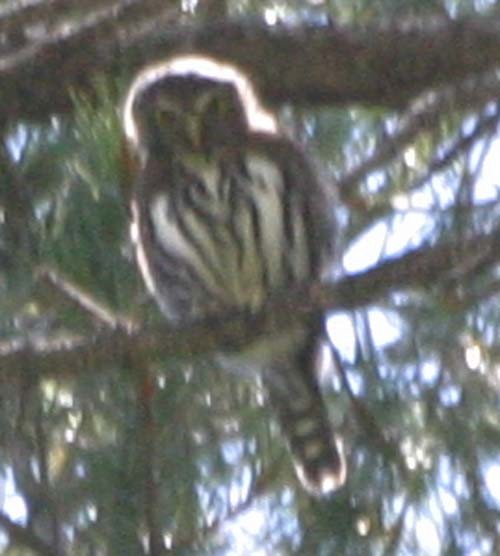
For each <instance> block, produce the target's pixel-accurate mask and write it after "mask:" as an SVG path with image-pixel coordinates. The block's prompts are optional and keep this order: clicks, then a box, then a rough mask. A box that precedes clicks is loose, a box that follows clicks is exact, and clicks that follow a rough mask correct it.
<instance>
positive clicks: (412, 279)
mask: <svg viewBox="0 0 500 556" xmlns="http://www.w3.org/2000/svg"><path fill="white" fill-rule="evenodd" d="M499 260H500V228H496V229H494V230H492V231H491V232H490V233H489V234H488V235H485V234H479V235H476V236H474V237H472V238H470V239H469V240H467V241H464V242H450V243H446V244H444V245H438V246H435V247H424V248H421V249H418V250H415V251H412V252H410V253H408V254H405V255H402V256H401V257H398V258H395V259H391V260H388V261H386V262H383V263H381V264H380V265H378V266H377V267H375V268H372V269H369V270H367V271H364V272H361V273H359V274H355V275H352V276H348V277H346V278H343V279H342V280H339V281H338V282H336V283H334V284H312V285H306V286H303V287H301V288H297V289H296V290H295V291H286V292H283V293H281V294H280V295H277V296H275V297H273V298H271V299H270V300H269V302H268V303H267V304H266V306H265V307H264V309H263V310H262V311H261V312H259V313H257V314H248V313H242V312H237V313H234V314H224V315H222V316H218V317H217V318H210V319H206V320H203V321H198V322H195V323H193V324H190V325H186V326H182V327H179V326H172V325H170V324H161V325H158V326H155V327H154V328H150V329H142V330H138V331H134V332H131V333H126V332H124V331H123V330H122V329H119V330H115V331H104V332H102V333H100V334H98V335H96V336H94V337H92V338H86V337H81V336H68V335H66V336H63V337H60V338H55V339H51V340H47V339H38V340H37V339H31V340H30V339H28V340H26V339H16V340H11V341H7V342H3V343H0V385H1V384H2V382H5V383H7V382H12V381H16V380H20V377H22V376H23V369H26V368H31V369H36V371H37V372H38V373H41V374H44V375H57V376H64V375H69V376H74V375H75V374H78V373H79V372H88V369H89V368H95V367H96V366H99V367H103V366H115V367H116V364H117V361H119V360H120V359H121V358H124V357H126V358H131V359H130V360H132V361H136V362H138V363H141V365H142V364H143V363H144V362H148V361H151V360H153V359H158V360H162V361H163V360H165V359H167V358H169V357H170V358H172V357H175V358H183V357H185V358H193V357H197V356H202V355H206V354H207V353H214V352H216V351H238V350H241V349H242V348H243V347H245V346H246V345H248V344H250V343H251V342H253V341H255V340H257V339H258V338H260V337H264V336H267V335H272V334H273V333H276V331H278V330H284V329H286V328H287V327H293V326H296V325H298V324H300V323H301V322H303V320H304V319H306V318H307V317H308V316H310V315H311V314H313V313H314V312H317V311H318V310H319V311H327V310H341V309H354V308H356V307H360V306H365V305H367V304H369V303H371V302H373V301H375V300H376V299H378V298H380V297H381V296H383V295H385V294H387V293H388V292H391V291H394V290H398V289H406V288H424V289H428V288H429V287H431V286H432V285H434V284H437V283H439V281H441V283H442V282H443V281H445V280H462V279H464V278H465V277H466V276H471V275H473V274H476V273H478V272H480V271H483V270H484V269H486V268H488V267H490V266H492V265H494V264H495V263H497V262H498V261H499Z"/></svg>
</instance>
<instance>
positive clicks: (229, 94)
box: [132, 75, 247, 155]
mask: <svg viewBox="0 0 500 556" xmlns="http://www.w3.org/2000/svg"><path fill="white" fill-rule="evenodd" d="M132 111H133V117H134V120H135V123H136V125H137V129H138V132H139V141H140V143H142V145H143V146H145V147H146V149H147V150H148V151H150V152H159V151H162V152H165V151H166V150H167V151H168V152H177V153H179V154H181V155H186V154H187V155H191V154H210V153H211V152H212V151H213V150H214V149H218V148H223V147H227V146H231V145H234V144H235V143H237V142H238V141H239V140H241V138H242V137H243V136H244V135H245V134H246V133H247V124H246V120H245V114H244V110H243V106H242V103H241V100H240V98H239V96H238V92H237V90H236V88H235V87H234V85H232V84H231V83H223V82H219V81H215V80H212V79H207V78H203V77H198V76H194V75H186V76H167V77H164V78H163V79H161V80H159V81H157V82H154V83H152V84H151V85H150V86H149V87H147V88H146V89H145V90H144V91H142V92H141V94H140V95H138V97H137V98H136V99H135V101H134V104H133V107H132Z"/></svg>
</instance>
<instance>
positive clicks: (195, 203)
mask: <svg viewBox="0 0 500 556" xmlns="http://www.w3.org/2000/svg"><path fill="white" fill-rule="evenodd" d="M122 116H123V117H122V123H123V130H124V135H125V141H126V145H127V150H128V153H129V159H131V160H133V161H134V164H133V172H132V173H133V176H132V180H131V185H130V212H131V220H132V226H131V229H132V239H133V243H134V245H135V251H136V260H137V264H138V267H139V269H140V272H141V274H142V276H143V279H144V281H145V284H146V286H147V288H148V290H149V291H150V293H151V294H152V296H153V297H154V299H155V301H156V303H157V304H158V307H159V308H160V310H161V311H162V313H163V314H164V316H165V317H166V318H167V319H168V320H169V321H170V322H171V323H179V324H185V323H189V322H191V321H193V320H196V319H200V318H204V317H208V316H212V317H217V316H219V315H220V316H221V318H224V315H225V314H227V313H228V312H229V311H231V310H235V309H238V310H248V311H258V310H259V309H260V308H261V307H262V305H263V304H264V303H265V301H266V299H267V298H268V297H269V296H270V295H271V294H274V293H276V292H283V291H284V290H286V288H290V287H292V286H296V285H298V284H302V283H306V282H310V281H314V280H319V279H321V277H322V275H323V273H324V269H325V265H327V264H328V262H329V261H330V260H331V256H332V252H331V251H332V248H331V245H332V242H331V237H332V227H331V218H330V216H329V214H330V210H331V207H330V206H329V203H328V199H327V197H326V195H325V193H324V190H323V189H322V187H321V186H320V184H319V182H318V180H317V178H316V176H315V173H314V171H313V168H312V165H311V163H310V162H309V161H308V159H307V158H306V157H305V155H304V154H303V153H302V151H301V150H300V149H299V148H298V147H297V146H296V145H294V144H293V142H291V141H290V140H289V139H287V138H286V137H285V136H284V135H283V134H282V133H281V132H280V131H279V129H278V126H277V123H276V118H275V117H274V116H273V115H272V114H271V113H270V112H268V111H266V110H265V109H264V108H263V106H262V104H261V102H260V101H259V99H258V97H257V95H256V93H255V91H254V89H253V87H252V85H251V83H250V81H249V80H248V79H247V78H246V77H245V76H244V75H243V73H242V72H240V71H239V70H237V69H236V68H235V67H233V66H231V65H228V64H225V63H223V62H219V61H216V60H213V59H210V58H206V57H203V56H184V57H183V56H179V57H175V58H172V59H169V60H166V61H164V62H160V63H157V64H154V65H151V66H148V67H146V68H145V69H144V70H142V71H141V72H140V73H139V74H138V75H137V77H136V78H135V79H134V81H133V82H132V84H131V86H130V89H129V92H128V94H127V96H126V99H125V102H124V108H123V113H122ZM323 331H324V319H323V315H321V314H316V315H314V316H313V317H311V318H310V319H309V320H308V321H307V322H304V323H303V324H301V325H300V326H299V325H297V326H296V327H294V328H292V329H287V330H283V331H280V332H277V333H276V334H275V335H273V336H272V337H270V338H264V339H260V340H258V342H256V343H254V344H252V345H251V346H248V350H243V352H242V353H241V354H238V355H236V356H235V355H234V354H233V355H231V356H229V355H228V356H227V357H224V356H222V360H224V361H225V364H226V365H228V366H231V365H233V366H235V367H238V366H241V367H242V368H245V369H251V371H250V372H253V373H254V374H255V376H256V377H259V380H260V382H261V383H262V385H263V388H264V391H265V393H266V396H267V400H268V403H269V406H270V408H271V409H272V411H273V412H274V415H275V416H276V419H277V421H278V423H279V425H280V429H281V431H282V434H283V437H284V438H285V439H286V442H287V444H288V446H289V449H290V452H291V457H292V460H293V463H294V466H295V469H296V472H297V477H298V479H299V481H300V483H301V484H302V486H303V487H304V488H305V489H306V490H307V491H308V492H309V493H311V494H313V495H316V496H321V495H324V494H327V493H329V492H331V491H333V490H335V489H336V488H338V487H339V486H341V485H342V484H343V482H344V479H345V469H346V468H345V462H344V458H343V455H342V453H341V450H340V447H339V443H338V441H337V440H336V437H335V435H334V434H333V431H332V427H331V424H330V421H329V417H328V414H327V410H326V407H325V403H324V401H323V398H322V395H321V391H320V388H319V385H318V377H317V370H318V361H319V360H318V350H319V346H320V342H321V339H322V335H323Z"/></svg>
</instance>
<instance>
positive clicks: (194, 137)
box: [186, 116, 201, 150]
mask: <svg viewBox="0 0 500 556" xmlns="http://www.w3.org/2000/svg"><path fill="white" fill-rule="evenodd" d="M186 130H187V135H188V137H189V140H190V142H191V145H192V147H193V149H194V150H199V149H200V148H201V129H200V122H199V119H198V118H197V117H195V116H194V117H192V118H187V120H186Z"/></svg>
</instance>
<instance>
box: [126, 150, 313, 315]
mask: <svg viewBox="0 0 500 556" xmlns="http://www.w3.org/2000/svg"><path fill="white" fill-rule="evenodd" d="M184 170H187V171H185V172H183V173H182V176H183V177H182V178H180V176H179V175H177V176H176V177H175V182H176V187H175V188H171V187H168V184H166V186H165V187H164V188H157V189H156V190H155V192H154V194H152V195H151V196H149V198H148V203H149V206H148V207H146V209H147V210H145V211H142V213H143V214H146V215H147V216H148V218H147V222H142V223H139V225H141V226H142V227H143V229H144V226H146V227H147V237H149V238H150V240H151V241H152V242H154V243H155V246H156V247H157V248H156V249H153V250H149V252H150V253H155V255H154V256H150V257H147V256H146V255H145V251H144V250H143V249H141V246H140V245H138V249H137V254H138V262H139V266H140V267H141V270H142V273H143V275H144V278H145V281H146V283H147V285H148V287H149V289H150V290H151V291H152V293H153V295H155V297H156V298H157V301H158V302H159V303H160V304H161V307H162V309H163V312H164V313H166V314H167V316H169V317H174V318H181V316H182V317H185V316H188V315H189V316H200V315H204V314H208V313H211V312H213V311H220V310H221V308H222V309H224V308H231V307H232V308H243V307H244V308H249V309H251V310H254V309H257V308H259V307H260V305H261V304H262V303H263V301H264V299H265V297H266V296H268V295H269V293H270V292H272V291H274V290H278V289H280V288H283V287H285V286H286V285H287V284H291V283H294V282H299V281H302V280H304V279H306V278H307V276H308V275H309V271H310V262H309V254H308V248H307V244H306V234H305V230H304V226H305V224H304V215H303V212H304V211H303V210H301V207H302V203H301V199H300V198H299V197H298V192H295V191H286V188H287V184H286V180H285V178H284V176H283V175H282V173H281V172H280V171H279V169H278V168H277V167H276V165H275V164H273V162H272V161H270V160H268V159H266V158H264V157H261V156H247V157H246V158H245V159H243V160H241V161H239V163H238V164H234V165H229V166H228V165H222V164H219V163H217V161H215V162H213V163H207V162H205V163H203V164H201V163H200V162H199V161H198V162H196V163H195V162H193V164H192V165H190V166H189V167H187V168H184ZM165 284H166V285H168V287H167V288H165V290H162V287H163V285H165Z"/></svg>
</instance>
